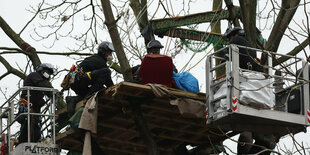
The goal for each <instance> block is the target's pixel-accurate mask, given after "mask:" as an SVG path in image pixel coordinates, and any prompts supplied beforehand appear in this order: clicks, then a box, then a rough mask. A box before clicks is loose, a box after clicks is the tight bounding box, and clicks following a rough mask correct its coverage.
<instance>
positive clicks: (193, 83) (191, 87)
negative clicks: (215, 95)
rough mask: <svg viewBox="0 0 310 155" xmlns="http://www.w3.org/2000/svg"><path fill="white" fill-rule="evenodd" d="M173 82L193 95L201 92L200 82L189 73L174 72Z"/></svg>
mask: <svg viewBox="0 0 310 155" xmlns="http://www.w3.org/2000/svg"><path fill="white" fill-rule="evenodd" d="M173 80H174V81H175V83H176V84H177V86H178V87H179V88H180V89H181V90H184V91H188V92H192V93H198V92H199V86H198V80H197V79H196V78H195V77H194V76H193V75H192V74H191V73H189V72H183V73H175V72H173Z"/></svg>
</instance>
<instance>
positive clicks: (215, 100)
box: [211, 95, 226, 103]
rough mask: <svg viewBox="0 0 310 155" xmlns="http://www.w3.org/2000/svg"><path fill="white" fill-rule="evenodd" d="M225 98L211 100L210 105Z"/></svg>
mask: <svg viewBox="0 0 310 155" xmlns="http://www.w3.org/2000/svg"><path fill="white" fill-rule="evenodd" d="M225 98H226V95H224V96H221V97H218V98H216V99H214V100H211V103H215V102H217V101H219V100H221V99H225Z"/></svg>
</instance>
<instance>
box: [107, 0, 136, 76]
mask: <svg viewBox="0 0 310 155" xmlns="http://www.w3.org/2000/svg"><path fill="white" fill-rule="evenodd" d="M101 4H102V9H103V13H104V17H105V20H106V21H105V24H106V25H107V27H108V30H109V33H110V36H111V40H112V42H113V46H114V48H115V52H116V55H117V59H118V61H119V63H120V66H121V72H122V74H123V77H124V80H125V81H128V80H132V74H131V68H130V65H129V62H128V59H127V57H126V54H125V52H124V48H123V44H122V41H121V38H120V36H119V33H118V30H117V26H116V21H115V19H114V15H113V12H112V8H111V3H110V1H109V0H101Z"/></svg>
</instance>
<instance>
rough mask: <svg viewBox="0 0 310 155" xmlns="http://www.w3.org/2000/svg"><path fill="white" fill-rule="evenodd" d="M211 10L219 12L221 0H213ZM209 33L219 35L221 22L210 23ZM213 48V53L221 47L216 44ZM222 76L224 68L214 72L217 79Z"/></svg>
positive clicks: (217, 61) (217, 60) (217, 62)
mask: <svg viewBox="0 0 310 155" xmlns="http://www.w3.org/2000/svg"><path fill="white" fill-rule="evenodd" d="M212 10H213V11H220V10H222V0H214V1H213V6H212ZM211 32H214V33H219V34H221V21H220V20H216V21H213V22H211ZM213 46H214V51H217V50H219V49H221V48H222V47H223V46H221V45H219V44H217V45H216V44H213ZM223 54H224V53H219V54H217V55H216V56H219V57H224V55H223ZM219 62H220V60H219V59H216V64H219ZM223 74H225V68H222V69H220V70H217V71H216V77H219V76H221V75H223Z"/></svg>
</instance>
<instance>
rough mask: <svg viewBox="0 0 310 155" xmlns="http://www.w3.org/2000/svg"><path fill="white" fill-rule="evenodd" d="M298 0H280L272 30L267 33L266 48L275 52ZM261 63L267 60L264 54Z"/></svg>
mask: <svg viewBox="0 0 310 155" xmlns="http://www.w3.org/2000/svg"><path fill="white" fill-rule="evenodd" d="M299 2H300V0H294V1H287V0H282V5H281V10H280V12H279V14H278V16H277V20H276V23H275V24H274V26H273V27H272V31H271V33H270V35H269V38H268V41H267V43H266V50H268V51H272V52H277V50H278V47H279V45H280V42H281V40H282V37H283V34H284V32H285V30H286V29H287V27H288V25H289V24H290V22H291V20H292V18H293V16H294V14H295V12H296V9H297V6H298V4H299ZM261 60H262V64H265V63H266V62H267V56H266V54H263V55H262V58H261Z"/></svg>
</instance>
